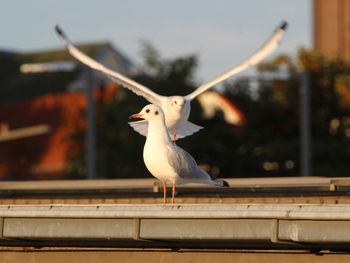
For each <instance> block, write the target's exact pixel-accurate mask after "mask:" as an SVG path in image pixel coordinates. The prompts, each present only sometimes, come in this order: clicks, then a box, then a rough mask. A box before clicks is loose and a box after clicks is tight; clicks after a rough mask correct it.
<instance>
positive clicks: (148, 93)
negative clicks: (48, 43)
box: [55, 25, 163, 104]
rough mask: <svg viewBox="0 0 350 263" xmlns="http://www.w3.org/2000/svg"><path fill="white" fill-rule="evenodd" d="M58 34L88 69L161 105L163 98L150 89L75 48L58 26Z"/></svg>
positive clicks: (72, 53) (74, 55)
mask: <svg viewBox="0 0 350 263" xmlns="http://www.w3.org/2000/svg"><path fill="white" fill-rule="evenodd" d="M55 29H56V32H57V34H58V35H59V36H60V37H61V38H62V39H63V40H64V42H65V44H66V46H67V49H68V51H69V53H70V54H71V55H72V56H73V57H74V58H76V59H77V60H79V61H80V62H81V63H83V64H85V65H87V66H88V67H90V68H92V69H94V70H97V71H99V72H101V73H102V74H104V75H106V76H108V77H109V78H111V79H112V80H113V81H114V82H116V83H118V84H120V85H122V86H124V87H125V88H127V89H129V90H131V91H132V92H134V93H136V94H137V95H139V96H142V97H144V98H145V99H146V100H148V101H149V102H151V103H154V104H160V102H161V100H162V98H163V96H161V95H158V94H156V93H155V92H153V91H152V90H150V89H149V88H147V87H145V86H143V85H141V84H139V83H137V82H135V81H133V80H131V79H129V78H128V77H126V76H124V75H122V74H120V73H118V72H116V71H113V70H111V69H109V68H107V67H105V66H104V65H102V64H101V63H99V62H97V61H96V60H94V59H92V58H91V57H89V56H87V55H86V54H84V53H83V52H82V51H80V50H79V49H78V48H77V47H75V46H74V44H73V43H72V42H71V41H70V40H69V38H68V37H67V36H66V34H65V33H64V32H63V31H62V29H61V28H60V27H59V26H58V25H56V27H55Z"/></svg>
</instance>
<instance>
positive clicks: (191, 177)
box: [130, 104, 229, 204]
mask: <svg viewBox="0 0 350 263" xmlns="http://www.w3.org/2000/svg"><path fill="white" fill-rule="evenodd" d="M130 118H142V119H144V120H147V121H148V133H147V138H146V143H145V146H144V148H143V160H144V162H145V165H146V167H147V169H148V170H149V171H150V173H151V174H152V175H153V176H154V177H156V178H157V179H158V180H160V181H161V182H162V183H163V192H164V196H163V204H165V200H166V183H167V182H171V183H172V198H171V203H172V204H173V203H174V196H175V187H176V184H186V183H203V184H210V185H215V186H222V187H228V186H229V184H228V183H227V182H226V181H224V180H222V179H218V178H215V177H214V176H211V175H209V174H208V173H206V172H205V171H204V170H203V169H202V168H201V167H199V166H198V165H197V163H196V161H195V160H194V159H193V158H192V156H191V155H190V154H189V153H187V152H186V151H184V150H183V149H181V148H180V147H178V146H177V145H175V144H174V143H172V141H171V139H170V136H169V133H168V130H167V128H166V126H165V117H164V113H163V110H162V108H161V107H160V106H158V105H154V104H149V105H146V106H145V107H144V108H143V109H142V110H141V111H140V112H139V113H136V114H133V115H131V116H130Z"/></svg>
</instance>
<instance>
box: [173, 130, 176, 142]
mask: <svg viewBox="0 0 350 263" xmlns="http://www.w3.org/2000/svg"><path fill="white" fill-rule="evenodd" d="M173 142H174V144H176V131H174V140H173Z"/></svg>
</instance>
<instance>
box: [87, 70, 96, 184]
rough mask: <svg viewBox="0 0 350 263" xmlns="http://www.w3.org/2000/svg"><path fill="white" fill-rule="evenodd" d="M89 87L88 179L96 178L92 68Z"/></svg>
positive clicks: (88, 80)
mask: <svg viewBox="0 0 350 263" xmlns="http://www.w3.org/2000/svg"><path fill="white" fill-rule="evenodd" d="M86 69H87V85H86V99H87V109H86V121H87V125H86V134H85V147H86V153H85V164H86V178H87V179H94V178H96V128H95V127H96V121H95V101H94V85H95V81H94V76H93V74H94V73H93V72H92V70H91V69H90V68H87V67H86Z"/></svg>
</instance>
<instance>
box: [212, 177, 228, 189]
mask: <svg viewBox="0 0 350 263" xmlns="http://www.w3.org/2000/svg"><path fill="white" fill-rule="evenodd" d="M210 179H211V181H212V182H213V183H214V184H215V185H216V186H221V187H230V185H229V183H228V182H227V181H225V180H223V179H220V178H216V177H214V176H212V175H210Z"/></svg>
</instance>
